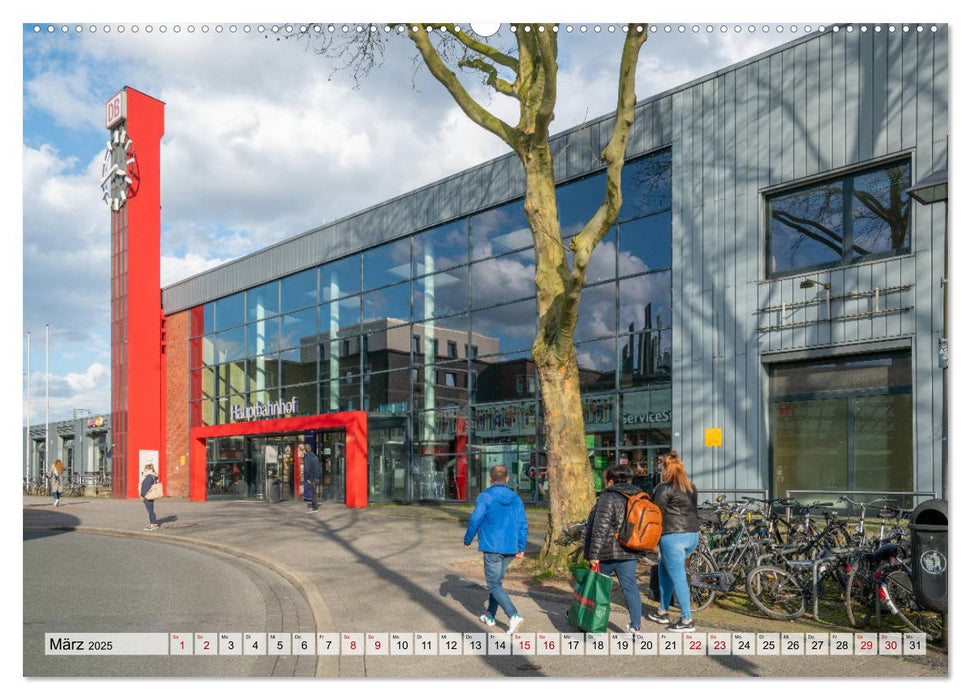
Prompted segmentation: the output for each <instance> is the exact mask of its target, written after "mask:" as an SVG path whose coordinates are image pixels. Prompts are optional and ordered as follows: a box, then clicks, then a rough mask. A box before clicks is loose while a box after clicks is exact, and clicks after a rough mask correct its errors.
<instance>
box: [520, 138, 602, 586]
mask: <svg viewBox="0 0 971 700" xmlns="http://www.w3.org/2000/svg"><path fill="white" fill-rule="evenodd" d="M522 161H523V166H524V168H525V171H526V201H525V209H526V216H527V219H528V221H529V225H530V228H531V229H532V232H533V241H534V244H535V251H536V299H537V306H538V311H539V322H538V325H537V329H536V340H535V341H534V343H533V361H534V362H535V363H536V371H537V374H538V376H539V385H540V392H541V395H542V399H543V426H544V435H545V438H546V446H545V451H546V460H547V462H546V465H547V467H546V468H547V479H548V480H549V486H550V493H549V516H548V517H549V520H548V529H547V533H546V542H545V543H544V545H543V550H542V551H541V552H540V556H539V561H540V564H541V565H542V566H545V567H553V566H561V565H563V564H564V563H565V562H566V559H567V556H568V554H569V551H570V550H572V549H573V547H565V546H563V545H559V544H557V542H556V539H557V537H559V535H560V533H561V532H562V530H563V527H564V526H566V525H569V524H570V523H573V522H576V521H577V520H583V519H585V518H586V517H587V515H588V513H589V512H590V509H591V508H592V507H593V502H594V492H593V478H592V474H591V471H590V463H589V461H588V460H587V447H586V438H585V431H584V423H583V409H582V405H581V402H580V377H579V369H578V365H577V354H576V347H575V346H574V344H573V333H574V330H575V329H576V323H577V308H578V306H579V294H578V293H576V292H575V281H574V279H573V272H572V271H571V270H570V268H569V266H568V261H567V257H566V248H565V247H564V245H563V243H562V240H561V238H560V225H559V218H558V216H557V211H556V192H555V181H554V177H553V159H552V154H551V153H550V150H549V145H548V140H546V139H543V140H541V141H539V142H538V143H534V144H532V145H531V147H530V148H526V149H523V151H522Z"/></svg>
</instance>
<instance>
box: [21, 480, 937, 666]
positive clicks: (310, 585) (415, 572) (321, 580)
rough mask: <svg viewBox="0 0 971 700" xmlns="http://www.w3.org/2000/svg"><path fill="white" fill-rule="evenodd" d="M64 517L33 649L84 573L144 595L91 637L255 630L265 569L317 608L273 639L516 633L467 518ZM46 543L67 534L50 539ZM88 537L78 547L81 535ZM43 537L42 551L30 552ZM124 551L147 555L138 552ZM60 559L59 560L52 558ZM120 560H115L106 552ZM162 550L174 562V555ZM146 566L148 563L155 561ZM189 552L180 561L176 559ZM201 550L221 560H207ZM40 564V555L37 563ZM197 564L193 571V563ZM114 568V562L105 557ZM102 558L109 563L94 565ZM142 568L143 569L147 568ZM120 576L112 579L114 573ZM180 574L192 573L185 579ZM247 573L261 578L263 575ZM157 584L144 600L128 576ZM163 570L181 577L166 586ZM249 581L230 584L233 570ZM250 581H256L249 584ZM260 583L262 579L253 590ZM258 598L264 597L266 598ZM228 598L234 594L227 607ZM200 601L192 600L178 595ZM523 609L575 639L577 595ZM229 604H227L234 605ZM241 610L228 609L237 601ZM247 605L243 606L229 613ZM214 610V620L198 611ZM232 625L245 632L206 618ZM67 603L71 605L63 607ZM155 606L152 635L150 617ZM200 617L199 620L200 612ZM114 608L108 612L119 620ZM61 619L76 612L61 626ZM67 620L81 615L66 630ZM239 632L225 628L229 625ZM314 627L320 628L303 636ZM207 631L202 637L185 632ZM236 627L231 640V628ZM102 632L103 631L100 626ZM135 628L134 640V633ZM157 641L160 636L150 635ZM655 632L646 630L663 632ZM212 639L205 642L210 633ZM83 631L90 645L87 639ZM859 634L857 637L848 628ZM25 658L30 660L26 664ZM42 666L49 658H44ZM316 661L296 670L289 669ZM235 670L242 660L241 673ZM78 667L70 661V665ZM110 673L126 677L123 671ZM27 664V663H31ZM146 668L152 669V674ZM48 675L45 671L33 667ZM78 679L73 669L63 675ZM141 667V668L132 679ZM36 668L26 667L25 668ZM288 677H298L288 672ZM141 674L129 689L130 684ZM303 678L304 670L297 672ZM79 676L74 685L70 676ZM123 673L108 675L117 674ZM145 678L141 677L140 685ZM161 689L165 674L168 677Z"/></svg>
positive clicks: (134, 506)
mask: <svg viewBox="0 0 971 700" xmlns="http://www.w3.org/2000/svg"><path fill="white" fill-rule="evenodd" d="M62 504H64V505H62V507H60V508H57V509H54V508H51V507H50V506H49V505H47V504H46V503H45V502H44V501H43V500H42V499H39V498H36V499H31V498H25V499H24V528H25V544H24V552H25V558H24V565H25V591H29V592H30V596H33V598H31V597H28V598H27V599H26V600H25V645H27V646H29V645H31V644H32V643H33V640H34V639H36V638H37V635H42V633H43V632H45V631H48V632H49V631H56V630H55V628H58V629H60V628H61V627H62V624H61V623H62V621H63V620H64V619H72V618H70V615H71V614H73V610H74V609H75V607H76V605H77V603H76V602H74V601H76V600H77V598H76V597H73V596H74V595H75V594H74V593H73V591H74V590H75V587H72V586H68V589H69V591H70V592H68V593H60V592H59V591H58V592H55V590H54V588H53V586H52V587H48V586H47V585H46V584H45V585H41V584H39V583H38V582H39V581H47V580H59V579H68V580H70V579H76V578H77V570H78V569H79V568H83V567H84V566H87V567H89V569H91V572H90V573H89V574H88V575H87V577H89V578H90V580H91V582H92V583H94V582H96V581H98V580H100V581H101V582H102V584H103V585H102V589H103V590H105V591H106V598H105V601H106V602H113V601H115V600H116V599H117V598H119V597H120V596H123V595H128V593H129V592H130V591H132V590H136V591H141V592H142V593H143V595H141V596H132V597H130V599H129V601H128V602H126V603H125V604H124V608H123V609H124V610H127V611H130V613H131V614H130V613H129V612H120V613H118V614H115V613H110V615H109V616H107V617H104V618H99V615H98V613H94V614H91V615H89V616H88V617H86V618H85V619H84V620H83V625H84V626H83V629H84V630H92V629H98V630H104V631H115V632H118V631H155V630H156V629H157V628H162V629H161V631H167V632H176V631H183V632H197V631H214V630H213V628H215V627H219V629H218V630H215V631H239V632H243V631H247V630H245V629H242V628H240V627H239V625H244V624H249V623H250V622H251V621H252V618H247V617H245V616H248V615H254V614H256V610H257V609H258V608H259V605H257V604H256V602H255V599H254V597H253V596H256V595H258V594H257V593H255V592H254V589H253V587H252V586H250V583H252V580H253V576H255V575H256V574H255V573H254V572H255V571H262V572H264V573H263V574H261V575H263V576H269V575H271V574H272V575H273V576H276V577H277V578H278V579H280V580H282V581H284V582H285V583H287V587H288V590H291V591H294V592H296V593H297V594H299V595H298V596H297V597H298V598H301V599H302V600H303V601H305V605H306V606H307V610H308V611H309V612H308V614H306V615H305V616H300V615H295V616H293V617H289V618H287V617H285V616H284V617H281V618H279V620H277V619H275V618H274V619H273V622H272V624H271V623H267V625H268V626H267V629H266V631H275V630H279V631H289V632H299V631H304V630H305V629H311V630H312V629H316V630H317V631H319V632H359V633H367V632H389V633H390V632H428V633H439V632H486V631H492V632H495V631H500V632H501V631H504V630H505V625H506V620H505V618H504V616H503V615H502V614H501V613H500V616H499V619H498V626H497V627H496V628H491V629H486V628H484V627H483V626H482V625H481V623H479V622H478V620H477V618H478V615H479V614H480V613H481V611H482V609H483V606H484V603H485V598H486V597H487V594H486V591H485V588H484V585H483V577H482V574H481V568H480V564H479V562H480V561H481V559H480V555H478V554H477V553H476V552H474V551H466V550H465V549H463V547H462V544H461V537H462V533H463V532H464V529H465V525H464V522H463V518H464V517H465V513H464V512H463V511H461V510H458V509H454V508H449V507H448V506H443V507H430V506H414V507H412V506H404V507H397V506H375V507H369V508H365V509H348V508H345V507H343V506H342V505H340V504H334V503H324V504H322V505H321V508H320V511H319V512H317V513H313V514H311V513H308V512H307V510H306V508H305V506H304V505H303V504H302V503H300V502H293V501H289V502H282V503H273V504H267V503H248V502H239V501H235V502H234V501H212V502H205V503H190V502H188V501H184V500H176V499H165V500H164V501H162V502H161V503H160V504H159V505H158V507H157V511H158V513H159V517H160V519H161V521H162V523H163V527H162V529H161V530H160V531H159V532H157V533H146V532H143V531H142V529H141V528H142V526H143V525H144V522H143V521H144V520H145V511H144V508H143V507H142V505H141V503H140V502H138V501H134V502H132V501H112V500H107V499H104V500H94V499H73V500H68V501H67V502H66V503H65V502H64V501H62ZM534 518H535V521H536V522H533V524H532V525H531V531H530V538H529V539H530V545H529V547H528V548H527V556H529V555H530V554H532V553H534V552H535V551H537V550H538V547H539V544H540V543H541V541H542V538H543V534H544V533H543V530H542V526H541V524H540V522H541V514H539V515H538V516H534ZM35 531H42V532H45V533H52V532H61V533H67V534H61V535H56V536H52V537H44V538H39V539H38V538H35V537H34V533H35ZM71 533H73V534H71ZM95 534H101V535H105V534H111V535H114V536H113V537H90V538H89V539H90V540H91V541H92V542H93V543H100V544H95V547H94V549H95V550H97V552H95V553H92V554H91V555H89V556H88V558H86V559H84V561H81V559H80V556H81V555H80V554H79V555H78V557H79V558H78V559H77V560H75V559H72V558H70V555H69V557H68V558H65V557H58V556H47V555H49V554H50V553H51V552H52V551H53V550H52V549H51V547H52V546H53V545H54V543H55V542H56V541H58V540H63V541H64V542H65V545H64V546H63V547H60V546H59V547H58V549H61V550H67V551H68V552H70V551H74V550H77V551H78V552H83V548H82V547H80V546H72V545H71V544H70V543H71V542H72V541H73V540H72V539H71V538H78V537H83V536H89V535H95ZM28 537H29V538H31V539H26V538H28ZM145 543H151V544H154V545H156V546H157V547H164V549H165V551H166V552H169V551H170V550H171V551H172V552H173V553H172V554H166V555H165V556H166V557H170V558H171V561H172V562H173V566H172V567H169V565H168V561H169V559H166V564H165V566H164V567H160V566H158V564H157V562H158V561H159V554H158V552H156V551H155V550H154V549H148V548H144V547H141V545H143V544H145ZM121 544H126V545H132V547H131V548H123V547H122V546H121ZM44 545H48V548H47V549H43V547H44ZM108 551H110V552H111V553H110V554H106V553H105V552H108ZM159 551H161V550H159ZM141 552H145V554H144V556H143V555H142V554H141ZM175 552H178V553H179V554H175ZM201 552H205V553H204V554H203V553H201ZM28 553H29V555H28ZM183 553H184V557H185V558H183ZM105 556H106V557H108V558H107V559H105V560H104V561H105V563H104V564H102V563H101V562H102V559H101V557H105ZM92 557H93V558H92ZM139 557H142V558H139ZM112 559H114V560H115V561H114V564H113V566H114V567H115V573H114V574H113V575H106V574H105V572H106V571H107V570H108V569H107V567H108V566H109V564H110V562H111V560H112ZM176 562H181V564H180V565H179V566H176V565H175V563H176ZM244 565H249V566H250V567H251V569H247V568H246V567H245V566H244ZM129 568H131V569H134V570H135V571H136V572H139V573H138V574H137V576H138V577H139V578H140V579H142V583H141V584H139V586H138V587H136V586H134V585H133V584H132V583H131V582H130V580H129V578H128V576H127V574H124V573H123V574H122V575H119V574H118V571H119V570H120V571H121V572H127V571H128V569H129ZM162 568H165V569H169V570H168V571H165V572H164V573H163V572H162V571H161V569H162ZM231 571H232V572H233V573H230V572H231ZM247 571H249V572H250V573H249V574H247V573H246V572H247ZM246 578H249V579H250V583H247V581H246V580H245V579H246ZM257 588H258V587H257ZM213 589H217V590H218V591H220V594H219V595H216V594H214V593H213ZM173 591H184V592H185V594H181V593H173ZM510 592H511V596H512V598H513V601H514V602H515V604H516V606H517V607H518V608H519V610H520V612H521V613H522V614H523V616H524V617H525V619H526V621H525V623H524V625H523V627H522V628H521V629H520V631H521V632H534V633H536V632H572V631H575V630H572V629H571V628H570V627H569V625H568V624H567V621H566V618H565V616H564V613H565V611H566V609H567V607H568V606H569V603H570V596H569V594H568V593H564V592H563V591H560V590H556V589H554V588H552V587H542V586H541V587H539V588H535V587H534V588H533V589H531V590H527V589H525V588H520V589H518V590H511V591H510ZM64 595H68V600H70V601H72V602H70V603H68V604H66V605H65V606H64V607H63V608H62V607H57V606H55V607H53V608H51V607H48V605H49V602H50V601H49V599H50V598H51V597H52V596H53V597H55V598H57V597H62V596H64ZM261 595H262V596H263V603H264V608H265V609H267V610H270V609H271V608H273V607H274V605H272V604H271V603H270V602H269V601H270V597H269V596H268V593H267V591H262V592H261ZM220 596H222V597H220ZM227 596H228V597H227ZM229 601H231V602H229ZM200 603H205V604H204V605H202V606H199V605H198V604H200ZM224 603H228V607H229V610H228V611H227V613H226V614H232V613H236V614H239V615H240V616H241V617H240V618H239V620H238V621H235V622H234V621H233V620H234V619H235V618H220V619H218V620H217V619H216V618H214V617H206V616H205V615H206V614H208V615H210V616H211V615H221V614H223V613H221V612H217V611H218V610H224V609H225V608H224V607H222V606H223V604H224ZM56 605H59V604H56ZM146 605H148V606H154V610H155V612H154V617H153V618H151V626H149V624H148V621H147V620H145V619H143V618H141V617H138V616H137V615H135V614H134V611H136V610H138V609H143V608H144V607H146ZM193 605H196V607H193ZM110 607H111V606H107V608H104V610H105V612H107V611H108V609H109V608H110ZM59 611H60V612H59ZM61 615H67V616H68V617H67V618H62V617H61ZM224 620H225V621H224ZM626 620H627V618H626V609H625V608H624V606H623V602H622V599H620V598H619V597H618V598H617V599H615V601H614V605H613V611H612V615H611V630H612V631H622V630H623V628H624V625H625V624H626ZM303 623H306V625H307V628H304V627H301V626H300V625H301V624H303ZM189 624H192V626H193V627H192V629H185V628H184V627H185V626H186V625H189ZM223 624H226V625H231V626H229V627H221V625H223ZM696 624H697V626H698V631H699V632H724V631H752V632H759V631H761V632H770V631H803V632H805V631H821V630H825V631H840V630H832V629H826V628H823V627H820V625H819V624H818V623H813V622H811V621H808V622H807V621H800V622H799V623H773V622H771V621H769V620H762V619H756V618H753V617H750V616H741V615H735V614H733V613H731V612H724V611H722V612H716V611H715V610H714V609H712V611H711V612H709V611H704V612H702V613H700V614H698V615H697V616H696ZM94 625H97V627H96V628H95V627H94ZM120 625H124V626H120ZM149 627H151V629H149ZM651 627H652V626H651V623H649V622H647V621H645V624H644V631H646V632H650V631H662V630H661V629H660V628H658V629H651ZM204 628H205V629H204ZM78 631H82V629H81V628H80V627H79V628H78ZM842 631H845V630H842ZM26 651H27V649H26V647H25V656H26ZM32 653H33V652H32ZM301 658H302V659H305V660H306V659H309V658H311V657H281V660H280V661H278V663H283V661H284V660H289V662H290V663H293V661H294V659H301ZM49 661H50V659H46V660H43V661H38V662H37V663H38V664H40V665H39V666H37V668H45V669H46V668H50V667H49V666H48V665H47V664H48V662H49ZM164 661H165V662H167V663H169V664H171V666H167V667H166V668H169V669H170V672H171V673H173V674H175V675H184V676H195V675H203V676H205V675H223V674H224V672H226V674H227V675H247V674H251V675H257V676H265V675H269V673H267V671H266V668H265V667H258V666H254V667H252V668H248V669H241V668H239V667H235V666H234V667H232V670H229V671H228V672H227V669H229V666H227V663H228V662H229V661H230V659H229V658H227V657H217V659H216V661H215V662H210V663H215V666H206V665H199V666H196V665H193V664H196V663H198V661H199V660H198V659H184V658H181V657H177V658H174V659H173V658H169V659H164ZM233 661H234V662H236V661H238V660H236V659H234V660H233ZM61 663H63V659H59V660H58V661H57V662H56V664H61ZM110 663H112V664H114V663H117V662H116V661H115V660H114V659H112V660H111V661H110ZM25 666H26V663H25ZM136 666H137V662H136ZM32 668H33V667H32ZM68 668H69V667H66V666H60V665H58V666H57V670H56V671H55V672H56V673H63V672H64V671H65V670H66V669H68ZM127 668H132V667H131V666H129V667H127ZM25 670H26V669H25ZM278 672H284V673H285V672H286V671H285V670H284V669H282V668H278ZM315 672H316V675H318V676H323V677H362V676H367V677H399V678H404V677H417V678H438V677H458V678H473V677H491V676H517V677H543V676H550V677H578V678H586V677H598V678H599V677H684V676H696V677H732V676H735V677H752V676H772V677H788V678H792V677H825V678H844V677H852V676H863V677H866V676H880V677H938V678H941V677H946V676H947V673H948V664H947V655H946V654H944V653H940V652H937V651H931V652H930V653H929V654H928V655H927V656H921V657H899V656H898V657H890V656H825V657H824V656H680V655H679V656H654V657H622V656H591V655H587V656H566V655H563V656H541V655H536V656H505V657H503V656H445V655H435V656H417V655H415V656H407V657H399V656H319V657H317V658H316V669H315ZM128 673H129V671H127V670H125V671H123V672H121V673H120V675H125V674H128ZM294 673H295V674H296V675H302V673H301V672H300V671H299V670H298V669H294V671H293V672H290V675H293V674H294ZM64 675H73V673H65V674H64ZM106 675H107V674H106ZM132 675H134V674H132ZM153 675H162V674H161V673H158V672H154V673H153Z"/></svg>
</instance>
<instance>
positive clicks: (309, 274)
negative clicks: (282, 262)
mask: <svg viewBox="0 0 971 700" xmlns="http://www.w3.org/2000/svg"><path fill="white" fill-rule="evenodd" d="M316 303H317V269H316V268H311V269H310V270H304V271H303V272H298V273H297V274H295V275H290V276H289V277H284V278H283V279H282V280H280V311H292V310H293V309H302V308H304V307H305V306H313V305H314V304H316Z"/></svg>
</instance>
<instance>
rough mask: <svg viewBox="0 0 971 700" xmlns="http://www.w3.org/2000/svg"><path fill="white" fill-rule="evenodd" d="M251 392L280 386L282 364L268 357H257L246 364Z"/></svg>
mask: <svg viewBox="0 0 971 700" xmlns="http://www.w3.org/2000/svg"><path fill="white" fill-rule="evenodd" d="M246 370H247V373H248V374H249V390H250V391H251V392H252V391H262V390H265V389H273V388H275V387H278V386H280V362H279V360H277V359H271V358H268V357H256V358H253V359H251V360H249V362H247V363H246Z"/></svg>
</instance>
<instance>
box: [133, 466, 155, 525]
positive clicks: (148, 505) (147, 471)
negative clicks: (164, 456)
mask: <svg viewBox="0 0 971 700" xmlns="http://www.w3.org/2000/svg"><path fill="white" fill-rule="evenodd" d="M157 481H158V476H157V475H156V474H155V465H154V464H146V465H145V468H144V469H143V470H142V480H141V483H139V485H138V495H139V496H141V497H142V503H144V504H145V510H147V511H148V526H147V527H145V529H146V530H158V529H159V524H158V518H156V517H155V501H150V500H148V499H147V498H145V494H147V493H148V490H149V489H150V488H152V486H153V485H154V484H155V483H156V482H157Z"/></svg>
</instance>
